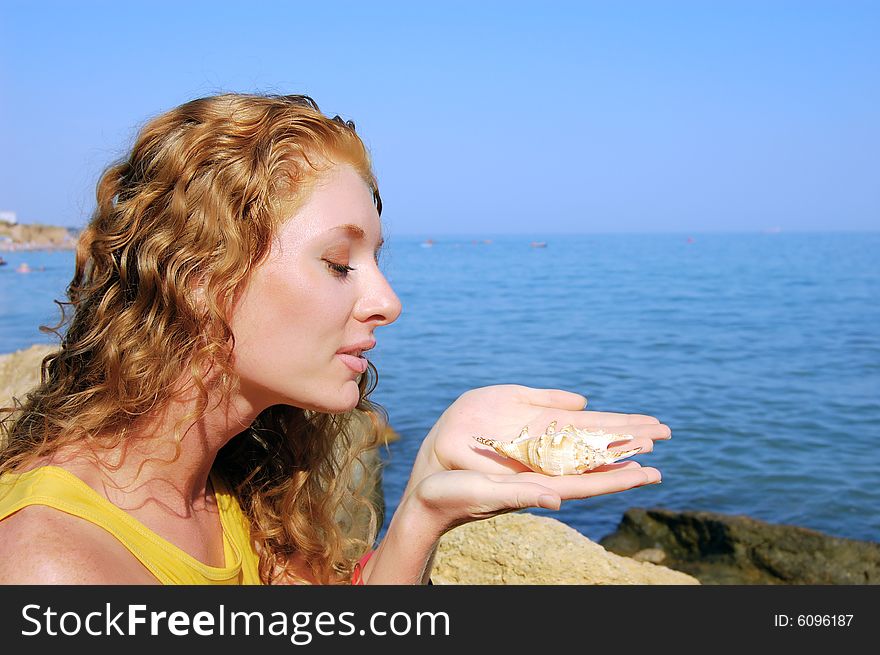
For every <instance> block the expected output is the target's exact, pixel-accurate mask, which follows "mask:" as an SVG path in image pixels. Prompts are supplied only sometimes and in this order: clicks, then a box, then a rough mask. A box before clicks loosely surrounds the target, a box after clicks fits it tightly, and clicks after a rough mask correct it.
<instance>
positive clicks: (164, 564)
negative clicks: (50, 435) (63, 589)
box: [0, 466, 261, 585]
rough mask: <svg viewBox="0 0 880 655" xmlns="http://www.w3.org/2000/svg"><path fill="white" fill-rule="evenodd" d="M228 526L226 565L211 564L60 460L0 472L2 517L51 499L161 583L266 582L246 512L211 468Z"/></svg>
mask: <svg viewBox="0 0 880 655" xmlns="http://www.w3.org/2000/svg"><path fill="white" fill-rule="evenodd" d="M211 484H212V485H213V487H214V495H215V496H216V498H217V507H218V509H219V512H220V523H221V525H222V526H223V554H224V557H225V562H226V566H223V567H220V568H218V567H214V566H208V565H207V564H203V563H202V562H200V561H198V560H197V559H196V558H194V557H193V556H192V555H190V554H188V553H186V552H185V551H184V550H182V549H180V548H178V547H177V546H175V545H174V544H172V543H171V542H170V541H168V540H167V539H163V538H162V537H160V536H159V535H157V534H156V533H155V532H153V531H152V530H150V529H149V528H147V526H145V525H144V524H143V523H141V522H140V521H138V520H136V519H135V518H134V517H132V516H131V515H129V514H128V513H126V512H125V511H124V510H122V509H120V508H118V507H117V506H116V505H114V504H113V503H111V502H110V501H109V500H107V499H106V498H104V496H102V495H101V494H99V493H98V492H97V491H95V490H94V489H92V488H91V487H90V486H89V485H87V484H86V483H85V482H83V481H82V480H80V479H79V478H78V477H76V476H75V475H73V473H70V472H69V471H67V470H66V469H63V468H61V467H58V466H42V467H40V468H36V469H33V470H30V471H26V472H24V473H6V474H4V475H3V476H2V477H0V521H2V520H3V519H5V518H6V517H7V516H9V515H11V514H13V513H15V512H17V511H18V510H20V509H22V508H23V507H27V506H28V505H46V506H48V507H53V508H55V509H58V510H61V511H62V512H65V513H67V514H71V515H72V516H78V517H80V518H82V519H85V520H86V521H89V522H90V523H94V524H95V525H97V526H99V527H101V528H103V529H104V530H106V531H107V532H109V533H110V534H112V535H113V536H114V537H116V539H118V540H119V541H120V543H122V545H123V546H125V547H126V548H127V549H128V550H129V551H130V552H131V554H132V555H134V556H135V557H137V558H138V560H140V562H141V563H142V564H143V565H144V566H145V567H147V569H148V570H149V571H150V573H152V574H153V575H154V576H156V578H157V579H158V580H159V582H161V583H162V584H254V585H256V584H261V583H260V576H259V568H258V565H259V558H258V556H257V554H256V552H255V551H254V549H253V546H252V545H251V541H250V527H249V523H248V520H247V518H246V517H245V516H244V514H243V513H242V511H241V508H240V507H239V505H238V500H237V499H236V498H235V496H234V495H233V494H232V493H231V492H230V491H229V489H228V487H227V486H226V484H225V483H224V482H223V480H222V478H221V477H220V476H217V475H215V474H213V473H212V474H211Z"/></svg>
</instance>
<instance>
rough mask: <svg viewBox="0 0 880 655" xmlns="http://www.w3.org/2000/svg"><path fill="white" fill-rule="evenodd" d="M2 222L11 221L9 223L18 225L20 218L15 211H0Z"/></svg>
mask: <svg viewBox="0 0 880 655" xmlns="http://www.w3.org/2000/svg"><path fill="white" fill-rule="evenodd" d="M0 223H9V225H16V224H17V223H18V218H17V217H16V216H15V212H10V211H0Z"/></svg>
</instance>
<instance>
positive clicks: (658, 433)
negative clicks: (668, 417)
mask: <svg viewBox="0 0 880 655" xmlns="http://www.w3.org/2000/svg"><path fill="white" fill-rule="evenodd" d="M617 431H619V432H621V433H624V434H631V435H632V436H634V437H640V438H642V439H650V440H652V441H665V440H667V439H671V438H672V430H670V429H669V426H668V425H666V424H664V423H647V424H643V425H621V426H619V427H618V428H615V432H617Z"/></svg>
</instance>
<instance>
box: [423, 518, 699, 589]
mask: <svg viewBox="0 0 880 655" xmlns="http://www.w3.org/2000/svg"><path fill="white" fill-rule="evenodd" d="M431 579H432V581H433V582H434V584H699V582H698V581H697V580H696V579H695V578H692V577H691V576H689V575H685V574H683V573H680V572H678V571H671V570H670V569H668V568H666V567H663V566H657V565H655V564H650V563H647V562H637V561H635V560H632V559H629V558H627V557H620V556H618V555H615V554H614V553H609V552H607V551H606V550H605V549H604V548H602V546H600V545H599V544H596V543H594V542H592V541H590V540H589V539H587V538H586V537H585V536H583V535H582V534H580V533H579V532H578V531H577V530H575V529H573V528H570V527H568V526H567V525H565V524H564V523H561V522H559V521H557V520H555V519H551V518H547V517H543V516H534V515H533V514H527V513H512V514H502V515H501V516H496V517H495V518H492V519H488V520H485V521H477V522H475V523H468V524H466V525H462V526H460V527H458V528H455V529H454V530H452V531H450V532H448V533H447V534H446V535H444V536H443V538H442V539H441V541H440V545H439V547H438V549H437V557H436V559H435V562H434V569H433V570H432V572H431Z"/></svg>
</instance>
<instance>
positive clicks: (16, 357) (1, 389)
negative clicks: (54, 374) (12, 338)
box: [0, 345, 57, 407]
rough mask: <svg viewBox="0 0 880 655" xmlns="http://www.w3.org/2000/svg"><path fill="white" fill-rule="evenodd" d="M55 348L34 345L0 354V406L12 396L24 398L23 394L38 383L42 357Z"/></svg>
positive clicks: (5, 403) (4, 404) (8, 401)
mask: <svg viewBox="0 0 880 655" xmlns="http://www.w3.org/2000/svg"><path fill="white" fill-rule="evenodd" d="M54 350H57V348H56V347H55V346H51V345H36V346H31V347H30V348H26V349H24V350H18V351H16V352H14V353H8V354H6V355H0V407H7V406H8V405H10V404H11V403H12V398H13V396H15V397H17V398H19V399H20V400H24V396H25V394H26V393H27V392H28V391H30V390H31V389H33V388H34V387H35V386H37V385H38V384H39V383H40V365H41V364H42V362H43V357H45V356H46V355H48V354H49V353H51V352H53V351H54Z"/></svg>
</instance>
